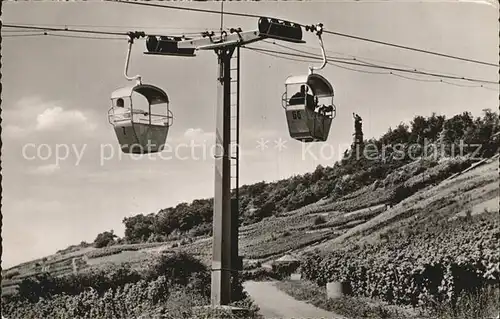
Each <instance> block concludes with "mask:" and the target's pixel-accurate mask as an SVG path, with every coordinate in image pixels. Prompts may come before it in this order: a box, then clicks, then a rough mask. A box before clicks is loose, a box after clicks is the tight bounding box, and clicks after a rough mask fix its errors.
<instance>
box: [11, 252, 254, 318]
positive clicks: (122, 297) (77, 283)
mask: <svg viewBox="0 0 500 319" xmlns="http://www.w3.org/2000/svg"><path fill="white" fill-rule="evenodd" d="M234 294H235V296H236V298H237V300H239V301H238V302H237V304H244V305H245V306H246V308H247V309H251V311H250V313H249V314H248V315H246V316H245V317H244V318H257V317H256V316H257V314H256V312H257V310H258V309H257V308H256V307H255V306H254V305H253V304H252V302H251V301H250V300H249V298H248V296H247V295H246V294H245V293H244V292H243V288H242V285H241V282H240V283H239V284H238V285H237V290H236V291H235V292H234ZM209 296H210V272H209V270H208V269H207V267H206V266H205V265H203V264H202V263H201V262H200V261H198V260H197V259H195V258H193V257H192V256H190V255H187V254H185V253H178V254H164V255H161V256H159V257H158V258H157V260H156V261H155V262H153V263H152V264H151V265H149V266H148V267H146V269H144V270H143V271H142V272H140V273H139V272H138V271H136V270H134V269H131V268H130V267H129V266H126V265H122V266H121V267H109V268H107V269H101V270H93V271H89V272H86V273H83V274H79V275H71V276H67V277H62V278H53V277H50V276H49V275H46V274H45V275H42V276H38V278H36V279H32V278H30V279H26V280H24V281H23V283H22V284H21V289H20V291H19V293H18V294H17V295H16V296H9V297H4V298H2V313H3V314H5V315H6V316H7V317H8V318H102V319H109V318H172V319H173V318H193V316H196V317H197V318H198V317H200V316H201V317H203V316H204V314H203V313H197V314H196V315H194V314H193V307H195V306H205V305H208V304H209ZM205 312H207V311H205ZM206 315H207V316H208V315H210V314H209V313H208V312H207V313H206ZM207 318H208V317H207ZM223 318H232V317H231V316H229V315H228V314H225V315H224V317H223Z"/></svg>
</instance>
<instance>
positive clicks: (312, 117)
mask: <svg viewBox="0 0 500 319" xmlns="http://www.w3.org/2000/svg"><path fill="white" fill-rule="evenodd" d="M317 30H318V32H317V35H318V37H319V41H320V45H321V52H322V54H323V64H322V65H321V66H320V67H318V68H314V67H310V68H309V74H308V75H299V76H290V77H288V78H287V79H286V81H285V93H283V99H282V106H283V108H284V109H285V114H286V120H287V123H288V130H289V133H290V137H292V138H294V139H296V140H298V141H301V142H304V143H309V142H325V141H326V140H327V139H328V134H329V133H330V127H331V124H332V120H333V119H334V118H335V116H336V107H335V104H333V97H334V91H333V87H332V85H331V84H330V82H328V80H327V79H326V78H324V77H323V76H321V75H319V74H315V73H313V71H314V70H321V69H323V68H324V67H325V65H326V63H327V61H326V54H325V50H324V47H323V41H322V39H321V32H322V28H321V25H319V27H317ZM294 93H295V94H294Z"/></svg>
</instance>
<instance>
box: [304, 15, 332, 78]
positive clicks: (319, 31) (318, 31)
mask: <svg viewBox="0 0 500 319" xmlns="http://www.w3.org/2000/svg"><path fill="white" fill-rule="evenodd" d="M315 29H316V35H317V36H318V38H319V45H320V48H321V55H322V57H323V63H322V64H321V66H319V67H314V66H310V67H309V74H312V73H313V72H314V71H318V70H322V69H323V68H324V67H325V66H326V64H327V62H328V61H327V59H326V52H325V46H324V45H323V38H322V37H321V34H322V33H323V24H322V23H319V24H317V25H316V28H315Z"/></svg>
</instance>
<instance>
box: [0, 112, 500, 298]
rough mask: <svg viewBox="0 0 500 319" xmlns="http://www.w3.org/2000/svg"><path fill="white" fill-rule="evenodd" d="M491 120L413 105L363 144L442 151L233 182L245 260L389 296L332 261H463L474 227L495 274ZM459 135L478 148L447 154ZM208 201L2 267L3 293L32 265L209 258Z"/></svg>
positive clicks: (65, 268) (75, 268) (34, 270)
mask: <svg viewBox="0 0 500 319" xmlns="http://www.w3.org/2000/svg"><path fill="white" fill-rule="evenodd" d="M498 123H499V119H498V115H497V114H496V113H492V112H491V111H488V110H487V111H486V112H485V115H484V116H483V117H482V118H476V119H473V118H471V117H470V115H469V114H468V113H464V114H460V115H457V116H455V117H453V118H451V119H448V120H446V119H445V118H444V117H440V116H436V115H433V116H431V117H429V118H424V117H416V118H415V119H414V121H413V122H412V123H411V127H410V126H408V125H405V124H400V125H398V126H397V128H396V129H394V130H392V129H390V130H389V131H388V132H387V133H386V134H384V135H383V136H382V137H381V138H379V139H378V140H374V139H373V140H369V141H366V142H365V145H366V144H368V143H373V144H375V145H387V144H396V143H404V144H405V147H408V146H409V145H410V144H411V143H416V144H419V143H422V145H423V142H424V140H425V139H427V140H429V141H432V143H434V145H445V147H444V148H443V149H444V150H445V152H444V153H435V152H434V153H432V152H431V153H427V154H425V153H424V152H421V153H420V154H418V155H419V156H416V157H415V158H410V157H408V156H405V157H403V158H402V159H394V155H395V152H392V153H389V156H388V158H381V157H378V158H376V159H374V160H372V159H370V160H366V159H363V158H362V159H358V160H356V159H354V158H346V159H344V160H342V161H341V162H338V163H335V165H334V166H332V167H321V166H319V167H318V168H317V169H316V170H315V171H314V172H312V173H309V174H305V175H303V176H294V177H292V178H290V179H287V180H282V181H278V182H274V183H265V182H261V183H257V184H254V185H248V186H243V187H242V188H241V190H240V193H241V202H240V220H241V226H240V254H241V255H243V256H244V258H245V259H244V265H245V267H248V269H250V268H251V267H250V265H251V264H254V263H255V262H257V261H259V262H261V263H263V264H266V263H267V262H268V261H271V260H273V259H276V258H278V257H279V256H282V255H284V254H286V253H292V254H294V255H296V256H298V257H300V259H301V260H302V262H303V265H302V272H303V276H304V277H306V278H308V279H310V280H312V281H315V282H317V283H319V284H322V285H324V283H325V282H326V281H329V280H339V278H340V279H342V280H348V281H349V282H351V283H352V284H353V286H354V288H355V289H354V291H355V293H356V294H357V295H359V296H366V295H368V296H369V297H377V298H379V297H380V298H381V299H383V300H386V299H387V300H388V301H390V302H396V303H402V304H404V303H407V302H408V300H413V299H412V298H414V297H413V295H412V296H410V297H408V296H407V295H404V294H402V295H397V294H395V293H393V292H391V296H393V295H396V296H397V297H387V289H386V288H381V287H380V286H379V283H378V282H377V281H376V280H379V279H376V280H374V281H368V282H366V280H365V281H364V279H360V278H358V277H356V276H357V275H355V274H353V273H350V271H351V270H349V269H347V268H346V269H344V268H343V266H339V265H347V264H352V265H354V264H356V263H354V262H353V259H359V256H364V258H363V260H366V262H368V261H371V262H372V263H373V265H376V266H377V267H385V265H386V264H385V263H384V262H382V261H383V260H384V261H387V260H392V259H396V260H397V259H398V258H399V257H397V256H394V255H393V252H395V251H399V252H401V254H402V255H404V256H403V257H401V258H403V261H404V262H403V264H404V263H407V260H406V259H408V260H411V261H415V260H416V261H419V260H424V261H427V260H430V259H432V258H431V257H432V256H430V255H429V254H431V255H437V256H438V257H439V258H440V257H441V255H442V256H451V257H452V258H459V259H460V258H461V259H460V260H463V262H464V263H465V264H466V265H470V258H468V257H467V256H469V255H470V254H472V255H474V254H476V251H477V249H478V248H477V247H478V246H477V245H476V244H475V242H476V238H477V240H478V242H480V243H481V245H483V246H484V247H487V248H485V249H483V248H481V249H480V251H481V253H480V256H481V257H478V258H476V261H477V262H479V263H481V262H483V261H485V260H486V261H487V264H486V265H484V267H483V268H480V270H479V271H480V272H482V273H488V275H491V276H493V277H492V278H495V276H497V277H498V272H499V271H498V269H495V268H494V266H491V265H498V261H499V258H498V254H494V253H493V252H494V251H495V250H497V249H499V248H500V247H499V246H498V234H499V231H500V228H499V223H498V221H497V214H498V202H499V192H498V190H499V186H498V183H499V180H498V179H499V176H498V154H497V155H495V153H497V151H498V140H495V139H494V138H493V136H494V135H495V134H496V133H498V132H499V131H500V130H499V127H498ZM497 136H498V134H497ZM459 140H465V141H466V142H467V144H470V145H472V144H479V145H481V149H480V152H478V153H477V154H474V151H475V150H476V149H477V147H476V149H474V148H472V147H470V148H469V149H466V150H465V151H464V152H463V154H462V156H456V154H450V149H449V148H447V146H449V145H450V144H451V145H455V144H456V145H458V144H459ZM446 145H447V146H446ZM351 151H352V150H351ZM467 169H469V170H468V171H466V170H467ZM462 172H463V173H462ZM211 204H212V200H211V199H204V200H195V201H193V202H192V203H191V204H187V203H183V204H180V205H178V206H177V207H173V208H167V209H164V210H161V211H160V212H158V213H156V214H149V215H137V216H134V217H131V218H126V219H124V224H125V226H126V232H125V237H124V238H118V239H117V238H115V237H116V236H114V235H113V234H112V233H111V232H104V233H102V234H99V236H98V238H96V243H98V244H96V243H94V244H93V245H91V244H86V243H82V244H80V245H75V246H72V247H69V248H67V249H65V250H63V251H60V252H58V253H57V254H54V255H52V256H47V257H46V258H43V259H40V260H35V261H31V262H28V263H24V264H21V265H17V266H15V267H12V268H10V269H7V270H3V271H2V277H3V278H2V279H3V280H2V295H3V296H5V295H13V294H15V293H16V287H18V286H19V285H20V284H21V283H22V282H23V281H24V280H25V279H26V278H30V277H33V276H35V275H37V274H40V273H42V272H43V273H48V274H50V275H53V276H56V277H60V276H63V275H68V274H71V273H75V274H76V273H82V272H87V271H89V270H91V269H101V268H104V267H106V265H109V264H112V265H115V266H116V265H121V264H130V265H131V267H132V268H133V269H138V270H141V269H143V268H144V267H145V265H146V264H148V263H149V262H150V261H151V260H153V259H155V257H156V256H158V255H160V254H162V253H163V252H187V253H189V254H190V255H194V256H196V257H197V258H199V259H201V260H202V261H203V262H204V263H205V264H207V265H210V258H211V244H212V243H211V237H210V232H211V214H212V211H211V209H212V207H211ZM103 245H104V246H105V247H100V246H103ZM106 245H109V246H107V247H106ZM95 246H98V247H100V248H96V247H95ZM483 246H481V247H483ZM339 252H340V253H339ZM440 254H441V255H440ZM483 256H486V257H483ZM405 258H406V259H405ZM365 266H366V265H365V264H364V263H360V264H359V267H361V268H362V267H365ZM396 266H397V265H396ZM332 267H333V268H332ZM397 267H399V266H397ZM405 267H406V266H405ZM474 267H475V266H474ZM481 267H482V266H481ZM491 267H493V268H491ZM361 268H360V269H361ZM497 268H498V267H497ZM332 269H338V271H332ZM363 269H364V268H363ZM478 269H479V268H478ZM475 270H477V269H475ZM346 276H347V277H346ZM363 278H364V277H363ZM373 285H375V286H373ZM393 288H394V287H392V288H390V289H393ZM356 289H357V290H356ZM394 289H396V290H397V289H398V288H394ZM391 291H392V290H391ZM417 292H419V293H420V291H419V290H418V291H417ZM395 298H396V299H397V300H396V301H395ZM405 298H406V299H405ZM408 298H409V299H408ZM407 299H408V300H407ZM410 303H411V302H410Z"/></svg>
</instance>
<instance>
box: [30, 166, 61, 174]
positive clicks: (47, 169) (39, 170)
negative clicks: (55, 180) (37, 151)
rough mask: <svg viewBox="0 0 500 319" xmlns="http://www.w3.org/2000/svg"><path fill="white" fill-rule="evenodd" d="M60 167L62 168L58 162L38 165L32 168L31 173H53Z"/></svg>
mask: <svg viewBox="0 0 500 319" xmlns="http://www.w3.org/2000/svg"><path fill="white" fill-rule="evenodd" d="M59 169H61V167H60V166H59V165H58V164H48V165H41V166H38V167H36V168H35V169H33V170H31V171H30V173H31V174H35V175H52V174H54V173H55V172H57V171H58V170H59Z"/></svg>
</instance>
